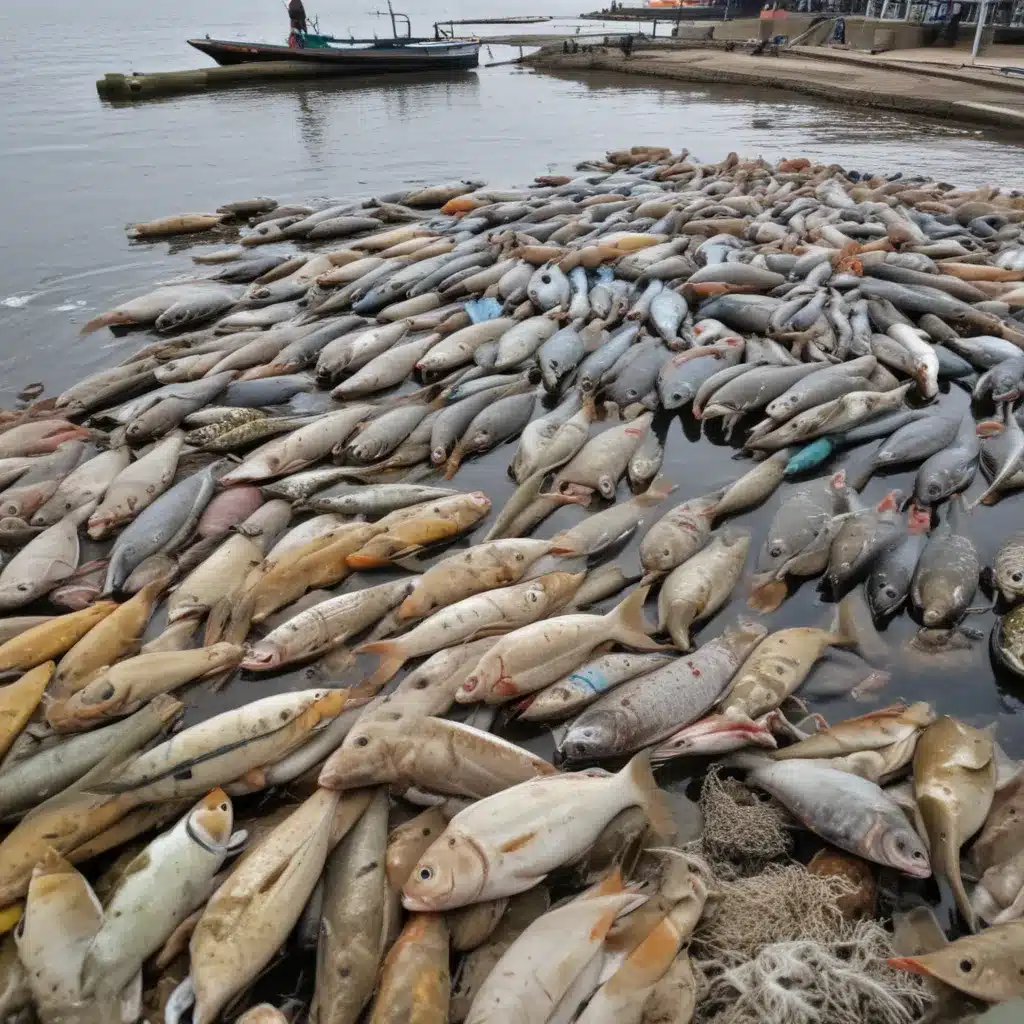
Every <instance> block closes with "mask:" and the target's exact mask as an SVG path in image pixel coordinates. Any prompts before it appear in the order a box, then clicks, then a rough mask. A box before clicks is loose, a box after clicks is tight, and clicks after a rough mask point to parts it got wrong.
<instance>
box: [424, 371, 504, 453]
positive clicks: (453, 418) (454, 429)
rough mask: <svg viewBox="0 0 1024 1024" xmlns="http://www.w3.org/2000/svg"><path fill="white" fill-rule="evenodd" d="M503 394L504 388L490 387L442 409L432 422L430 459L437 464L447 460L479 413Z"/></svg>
mask: <svg viewBox="0 0 1024 1024" xmlns="http://www.w3.org/2000/svg"><path fill="white" fill-rule="evenodd" d="M503 394H505V391H504V389H503V388H489V389H487V390H484V391H480V392H478V393H477V394H474V395H471V396H470V397H468V398H464V399H462V400H461V401H458V402H455V403H454V404H453V405H449V406H447V407H446V408H444V409H441V410H440V412H439V413H438V414H437V416H436V417H434V420H433V422H432V423H431V431H430V461H431V462H432V463H433V464H434V465H435V466H440V465H441V464H442V463H444V462H446V461H447V459H448V456H449V455H450V454H451V452H452V449H453V448H454V447H455V444H456V442H457V441H458V440H459V438H461V437H462V435H463V434H464V433H465V432H466V428H467V427H468V426H469V425H470V423H472V422H473V419H474V418H475V417H476V416H477V414H478V413H480V412H482V411H483V410H484V409H486V408H488V407H489V406H491V405H493V404H494V402H495V401H496V400H497V399H498V398H499V397H501V396H502V395H503Z"/></svg>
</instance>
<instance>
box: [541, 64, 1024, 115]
mask: <svg viewBox="0 0 1024 1024" xmlns="http://www.w3.org/2000/svg"><path fill="white" fill-rule="evenodd" d="M914 52H915V53H916V52H917V51H914ZM901 57H903V59H894V57H893V55H892V54H883V55H880V56H877V57H876V56H872V55H870V54H866V53H852V52H850V51H831V50H827V49H823V48H820V47H813V48H811V47H808V48H803V47H797V48H796V49H793V50H786V49H783V50H780V51H779V55H778V56H777V57H775V56H758V57H755V56H751V55H750V54H749V53H745V52H740V51H738V50H736V51H733V52H726V51H725V50H723V49H721V48H717V47H711V46H705V47H696V46H692V47H690V46H683V45H679V44H675V45H670V46H669V45H667V46H665V47H659V46H655V45H653V44H648V45H644V46H642V47H639V48H637V49H635V50H634V51H633V53H632V55H631V56H630V57H624V56H623V54H622V53H621V52H620V51H619V50H618V49H615V48H611V47H597V48H594V49H593V50H591V51H590V52H587V53H570V54H565V53H562V51H561V48H560V47H546V48H544V49H542V50H540V51H538V52H537V53H535V54H532V55H531V56H529V57H527V58H525V61H524V62H525V63H528V64H531V65H533V66H534V67H537V68H539V69H543V68H552V69H559V70H563V71H572V70H577V71H618V72H622V73H624V74H629V75H644V76H650V77H653V78H667V79H674V80H677V81H683V82H720V83H724V84H728V85H743V86H749V87H751V88H752V89H756V88H763V87H765V86H769V87H771V88H774V89H785V90H787V91H789V92H793V93H800V94H803V95H805V96H815V97H819V98H821V99H826V100H833V101H835V102H840V103H849V104H856V105H857V106H863V107H871V108H875V109H879V110H899V111H902V112H904V113H910V114H923V115H927V116H929V117H938V118H944V119H947V120H954V121H963V122H968V123H972V124H985V125H996V126H998V127H1001V128H1019V129H1021V130H1022V132H1024V80H1021V79H1014V78H1013V77H1011V76H1001V75H999V74H998V73H997V72H996V70H995V69H993V68H991V67H981V68H971V67H966V68H965V67H961V66H959V65H958V64H953V63H951V62H947V63H934V64H929V63H925V62H920V61H916V60H908V59H906V55H905V54H901Z"/></svg>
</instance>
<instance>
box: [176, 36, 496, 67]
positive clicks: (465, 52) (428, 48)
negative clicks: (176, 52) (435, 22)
mask: <svg viewBox="0 0 1024 1024" xmlns="http://www.w3.org/2000/svg"><path fill="white" fill-rule="evenodd" d="M188 43H189V45H190V46H194V47H195V48H196V49H197V50H199V51H200V52H202V53H205V54H206V55H207V56H208V57H212V58H213V59H214V60H215V61H216V62H217V63H218V64H221V65H231V64H252V63H254V62H255V63H259V62H265V61H291V62H295V61H298V62H300V63H306V64H310V65H315V66H317V67H320V68H323V70H324V71H330V72H331V73H332V74H337V75H370V74H393V73H396V72H397V73H401V72H405V71H443V70H460V71H461V70H466V69H468V68H475V67H477V66H478V65H479V62H480V56H479V54H480V44H479V43H478V42H476V41H475V40H471V41H459V42H442V43H435V42H433V41H432V40H431V41H426V42H422V43H412V44H406V43H402V44H400V45H394V44H389V42H388V41H382V42H381V43H378V44H377V45H375V46H365V47H359V46H353V47H333V46H332V47H309V48H307V49H297V48H292V47H290V46H274V45H271V44H269V43H240V42H229V41H227V40H222V39H190V40H189V41H188Z"/></svg>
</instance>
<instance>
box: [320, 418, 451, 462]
mask: <svg viewBox="0 0 1024 1024" xmlns="http://www.w3.org/2000/svg"><path fill="white" fill-rule="evenodd" d="M430 411H431V410H430V406H429V405H422V404H409V405H400V406H398V407H397V408H395V409H389V410H388V411H387V412H385V413H381V415H380V416H377V417H376V418H375V419H372V420H370V422H369V423H367V424H366V426H365V427H363V429H362V430H360V431H359V433H358V434H356V436H355V437H354V438H353V439H352V440H351V441H349V442H347V443H346V442H344V441H343V442H341V443H340V444H338V445H336V446H335V449H334V453H335V454H338V453H339V452H344V453H345V454H346V455H347V456H348V457H349V458H351V459H355V460H356V462H376V461H377V460H378V459H383V458H384V456H386V455H390V454H391V453H392V452H393V451H394V450H395V449H396V448H397V447H398V446H399V445H400V444H401V443H402V442H403V441H404V440H405V439H406V438H407V437H408V436H409V435H410V434H411V433H412V432H413V430H415V429H416V427H417V426H419V424H420V422H421V421H422V420H423V419H424V417H426V416H427V414H428V413H429V412H430Z"/></svg>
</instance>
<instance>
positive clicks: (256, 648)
mask: <svg viewBox="0 0 1024 1024" xmlns="http://www.w3.org/2000/svg"><path fill="white" fill-rule="evenodd" d="M282 660H283V654H282V652H281V648H280V647H279V646H278V645H277V644H276V643H274V642H272V641H270V640H260V641H259V642H258V643H255V644H253V645H252V646H251V647H248V648H247V649H246V652H245V657H244V658H243V659H242V663H241V667H242V668H243V669H247V670H249V671H253V672H271V671H273V670H274V669H275V668H277V667H278V666H279V665H280V664H281V662H282Z"/></svg>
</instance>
